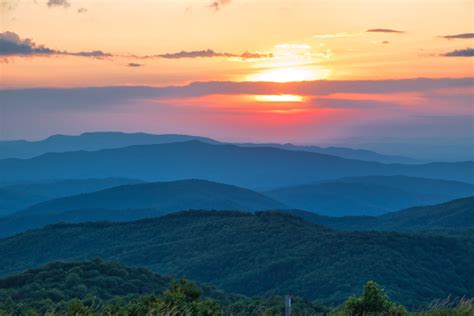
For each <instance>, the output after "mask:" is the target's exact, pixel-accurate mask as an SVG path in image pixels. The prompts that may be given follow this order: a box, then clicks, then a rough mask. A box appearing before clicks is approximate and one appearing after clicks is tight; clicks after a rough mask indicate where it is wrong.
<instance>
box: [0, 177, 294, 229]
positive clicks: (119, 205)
mask: <svg viewBox="0 0 474 316" xmlns="http://www.w3.org/2000/svg"><path fill="white" fill-rule="evenodd" d="M284 208H286V207H285V206H284V205H283V204H281V203H279V202H276V201H274V200H272V199H270V198H268V197H266V196H264V195H262V194H260V193H257V192H254V191H251V190H247V189H243V188H239V187H236V186H231V185H225V184H221V183H215V182H209V181H204V180H181V181H173V182H154V183H142V184H134V185H124V186H118V187H114V188H110V189H106V190H101V191H97V192H92V193H87V194H80V195H75V196H70V197H65V198H60V199H54V200H50V201H46V202H43V203H39V204H37V205H33V206H31V207H30V208H28V209H26V210H23V211H20V212H17V213H14V214H12V215H10V216H8V217H6V218H3V219H0V236H1V237H4V236H8V235H11V234H14V233H17V232H21V231H25V230H27V229H31V228H38V227H41V226H44V225H46V224H52V223H57V222H59V221H69V222H78V221H81V220H92V221H98V220H130V219H137V218H143V217H146V216H159V215H162V214H165V213H169V212H176V211H180V210H188V209H202V210H214V209H217V210H242V211H258V210H271V209H284ZM125 210H130V211H129V212H126V211H125ZM114 213H116V215H114Z"/></svg>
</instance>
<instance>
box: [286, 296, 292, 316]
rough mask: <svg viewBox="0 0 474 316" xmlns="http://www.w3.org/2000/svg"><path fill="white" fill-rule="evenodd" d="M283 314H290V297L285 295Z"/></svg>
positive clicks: (287, 315) (289, 315) (288, 315)
mask: <svg viewBox="0 0 474 316" xmlns="http://www.w3.org/2000/svg"><path fill="white" fill-rule="evenodd" d="M285 316H291V297H290V296H289V295H285Z"/></svg>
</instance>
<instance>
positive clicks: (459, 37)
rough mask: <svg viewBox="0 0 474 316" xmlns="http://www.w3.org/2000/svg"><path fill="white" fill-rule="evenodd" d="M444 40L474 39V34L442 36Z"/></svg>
mask: <svg viewBox="0 0 474 316" xmlns="http://www.w3.org/2000/svg"><path fill="white" fill-rule="evenodd" d="M441 37H442V38H445V39H468V38H474V33H462V34H454V35H445V36H441Z"/></svg>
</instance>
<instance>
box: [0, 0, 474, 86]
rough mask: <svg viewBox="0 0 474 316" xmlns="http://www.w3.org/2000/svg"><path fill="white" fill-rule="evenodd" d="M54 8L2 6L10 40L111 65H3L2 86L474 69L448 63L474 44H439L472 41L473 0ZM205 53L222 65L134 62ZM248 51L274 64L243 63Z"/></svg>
mask: <svg viewBox="0 0 474 316" xmlns="http://www.w3.org/2000/svg"><path fill="white" fill-rule="evenodd" d="M49 1H51V0H49ZM57 1H58V2H59V3H61V2H62V4H63V5H51V6H48V5H47V2H48V0H42V1H41V0H38V1H33V0H31V1H29V0H2V5H1V10H2V12H1V13H2V19H1V20H2V22H1V24H0V28H1V29H0V30H1V32H7V31H9V32H13V33H16V34H17V35H18V36H19V37H20V38H21V39H22V40H24V39H31V40H32V41H33V42H34V43H35V44H36V45H37V46H38V45H44V47H46V48H49V49H51V50H55V51H58V52H68V53H77V52H91V51H98V50H100V51H102V52H104V53H107V54H110V55H112V56H110V57H104V58H100V59H98V58H94V57H80V56H71V55H66V54H56V55H52V54H49V55H47V56H44V55H42V56H38V55H36V56H31V55H28V56H23V57H21V56H15V55H9V56H3V59H2V60H3V62H2V63H1V64H0V67H1V85H2V86H3V87H38V86H49V87H63V86H107V85H169V84H186V83H189V82H193V81H211V80H230V81H242V80H252V81H293V80H296V81H299V80H317V79H331V80H340V79H394V78H413V77H470V76H472V75H473V71H474V68H473V62H472V58H467V57H445V56H441V55H442V54H445V53H448V52H451V51H454V50H459V49H465V48H468V47H473V46H474V44H473V39H472V38H467V39H451V40H448V39H445V38H442V37H441V36H445V35H455V34H462V33H472V32H473V25H474V21H473V16H474V4H473V2H472V1H459V0H411V1H408V0H383V1H374V0H371V1H367V0H363V1H361V0H342V1H314V0H233V1H216V3H221V4H220V5H219V6H218V9H216V7H211V3H212V2H213V1H208V0H199V1H198V0H196V1H192V0H165V1H164V0H161V1H151V0H147V1H144V0H134V1H131V0H128V1H127V0H114V1H110V0H108V1H105V0H102V1H99V0H94V1H92V0H67V1H66V0H57ZM79 11H81V12H79ZM369 29H390V30H396V31H401V33H396V32H387V31H385V32H382V31H381V32H367V30H369ZM208 49H210V50H212V51H214V52H216V53H220V54H223V55H224V56H216V57H197V58H179V59H178V58H173V59H171V58H157V57H155V58H146V59H144V58H137V57H132V56H138V57H144V56H151V55H162V54H174V53H178V52H181V51H185V52H193V51H202V50H208ZM245 52H251V53H260V54H272V57H271V58H268V57H267V58H259V59H256V58H247V59H243V58H241V57H239V56H240V55H241V54H243V53H245ZM226 54H227V55H230V54H231V55H233V56H227V55H226ZM265 56H267V55H265ZM129 64H135V66H136V67H129V66H128V65H129Z"/></svg>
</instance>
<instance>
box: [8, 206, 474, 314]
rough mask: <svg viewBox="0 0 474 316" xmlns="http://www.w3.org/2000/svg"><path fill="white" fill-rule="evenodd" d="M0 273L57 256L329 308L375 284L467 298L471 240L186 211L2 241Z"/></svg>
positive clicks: (407, 299)
mask: <svg viewBox="0 0 474 316" xmlns="http://www.w3.org/2000/svg"><path fill="white" fill-rule="evenodd" d="M0 253H2V256H1V257H0V273H1V274H2V275H6V274H9V273H12V272H16V271H22V270H25V269H28V268H31V267H35V266H38V265H41V264H44V263H47V262H51V261H55V260H59V259H74V260H79V259H81V260H82V259H91V258H96V257H103V258H113V259H114V260H118V261H120V262H122V263H126V264H131V265H140V266H144V267H148V268H150V269H152V270H154V271H155V272H158V273H161V274H165V275H173V276H176V277H182V276H185V277H188V278H190V279H195V280H197V281H200V282H206V283H207V282H209V283H211V284H213V285H215V286H218V287H220V288H223V289H224V290H227V291H229V292H234V293H242V294H246V295H263V294H271V293H279V294H286V293H292V294H295V295H301V296H304V297H308V298H311V299H319V300H320V301H322V302H323V303H328V304H336V303H340V302H342V301H343V300H344V299H345V298H347V297H348V296H350V295H351V294H353V293H356V292H357V291H358V289H359V288H361V287H362V285H363V284H365V282H367V281H368V280H375V281H377V282H378V283H379V284H381V285H382V286H383V287H384V288H386V290H387V292H388V293H389V295H390V296H391V297H392V298H393V299H394V300H396V301H398V302H400V303H403V304H405V305H408V306H410V305H420V304H425V303H428V302H430V301H432V300H433V299H437V298H445V297H447V296H448V295H450V294H451V295H454V296H463V295H466V296H472V293H473V292H474V286H473V284H472V283H469V282H465V280H468V279H470V278H471V277H472V275H473V273H474V270H473V269H474V242H473V239H471V238H455V237H443V236H421V235H402V234H397V233H381V232H360V233H359V232H339V231H333V230H330V229H327V228H324V227H322V226H318V225H315V224H312V223H309V222H306V221H304V220H303V219H301V218H298V217H295V216H292V215H288V214H281V213H272V212H270V213H268V212H263V213H256V214H254V215H253V214H248V213H240V212H209V211H201V212H199V211H190V212H180V213H176V214H172V215H167V216H164V217H161V218H155V219H146V220H141V221H136V222H127V223H84V224H58V225H53V226H48V227H46V228H44V229H40V230H37V231H30V232H26V233H23V234H19V235H16V236H14V237H11V238H7V239H2V240H0Z"/></svg>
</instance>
